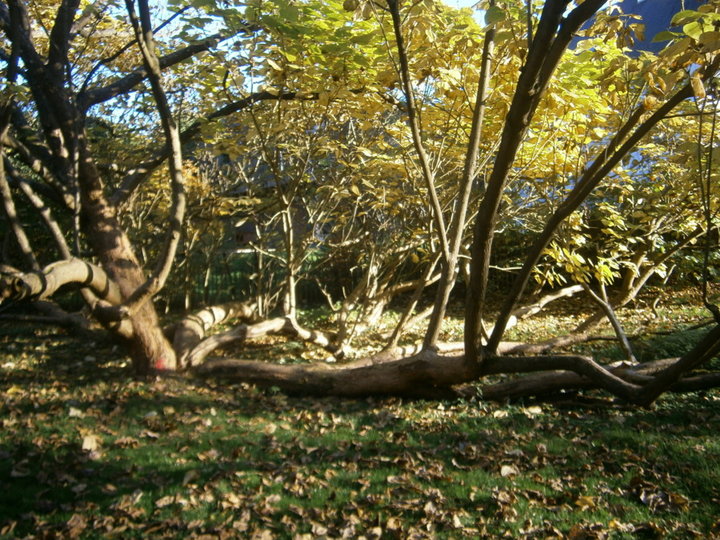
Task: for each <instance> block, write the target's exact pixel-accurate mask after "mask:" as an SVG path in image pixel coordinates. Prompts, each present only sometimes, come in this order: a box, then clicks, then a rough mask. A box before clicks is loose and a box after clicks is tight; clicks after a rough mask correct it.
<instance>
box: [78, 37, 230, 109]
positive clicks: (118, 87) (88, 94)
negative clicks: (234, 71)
mask: <svg viewBox="0 0 720 540" xmlns="http://www.w3.org/2000/svg"><path fill="white" fill-rule="evenodd" d="M228 37H229V36H221V35H220V34H216V35H213V36H210V37H208V38H205V39H204V40H202V41H199V42H197V43H193V44H192V45H188V46H187V47H184V48H182V49H179V50H177V51H173V52H171V53H169V54H166V55H165V56H162V57H161V58H159V60H160V68H161V69H166V68H168V67H171V66H174V65H176V64H179V63H180V62H183V61H185V60H187V59H189V58H192V57H193V56H195V55H197V54H198V53H201V52H205V51H208V50H210V49H211V48H213V47H215V46H217V44H218V43H220V42H221V41H223V40H225V39H228ZM147 76H148V73H147V70H146V69H145V68H144V67H139V68H137V69H135V70H134V71H132V72H130V73H128V74H127V75H125V76H124V77H120V78H119V79H117V80H116V81H113V82H112V83H110V84H108V85H107V86H103V87H101V88H93V89H91V90H87V91H85V92H81V93H80V94H78V96H77V104H78V108H79V109H80V110H81V111H87V110H88V109H90V107H92V106H94V105H98V104H100V103H103V102H105V101H108V100H110V99H112V98H114V97H116V96H119V95H121V94H125V93H127V92H129V91H130V90H132V89H133V88H134V87H136V86H137V85H138V84H140V83H141V82H142V81H144V80H145V79H146V78H147Z"/></svg>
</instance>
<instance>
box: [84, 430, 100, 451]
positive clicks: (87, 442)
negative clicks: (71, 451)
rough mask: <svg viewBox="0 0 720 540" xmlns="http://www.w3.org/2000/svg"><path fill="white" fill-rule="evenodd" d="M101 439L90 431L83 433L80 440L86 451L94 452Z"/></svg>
mask: <svg viewBox="0 0 720 540" xmlns="http://www.w3.org/2000/svg"><path fill="white" fill-rule="evenodd" d="M100 444H101V439H100V438H99V437H98V436H97V435H93V434H92V433H90V434H88V435H85V436H84V437H83V441H82V449H83V450H85V451H86V452H94V451H95V450H97V449H98V448H100Z"/></svg>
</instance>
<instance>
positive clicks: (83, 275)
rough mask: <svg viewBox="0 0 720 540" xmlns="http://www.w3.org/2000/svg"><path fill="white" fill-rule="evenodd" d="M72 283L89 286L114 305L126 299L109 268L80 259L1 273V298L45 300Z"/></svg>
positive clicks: (100, 297)
mask: <svg viewBox="0 0 720 540" xmlns="http://www.w3.org/2000/svg"><path fill="white" fill-rule="evenodd" d="M71 284H74V285H79V286H81V287H87V288H89V289H90V290H91V291H92V292H93V294H94V295H95V296H97V297H98V298H99V299H101V300H104V301H106V302H108V303H110V304H119V303H120V302H121V301H122V296H121V294H120V289H119V288H118V286H117V284H116V283H115V282H114V281H112V280H111V279H110V278H109V277H108V275H107V274H106V273H105V271H104V270H103V269H102V268H100V267H99V266H96V265H94V264H91V263H89V262H86V261H83V260H80V259H69V260H65V261H57V262H54V263H52V264H50V265H48V266H46V267H45V268H43V269H42V271H40V272H28V273H22V274H9V275H3V276H0V301H2V300H5V299H10V300H24V299H33V300H44V299H46V298H50V297H51V296H52V295H53V294H55V293H56V292H57V290H58V289H59V288H60V287H62V286H63V285H71Z"/></svg>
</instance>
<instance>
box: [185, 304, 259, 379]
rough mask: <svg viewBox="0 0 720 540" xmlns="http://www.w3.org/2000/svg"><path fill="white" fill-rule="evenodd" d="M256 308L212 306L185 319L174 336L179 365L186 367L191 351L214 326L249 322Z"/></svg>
mask: <svg viewBox="0 0 720 540" xmlns="http://www.w3.org/2000/svg"><path fill="white" fill-rule="evenodd" d="M255 309H256V306H255V304H251V303H249V302H229V303H227V304H221V305H218V306H211V307H208V308H205V309H202V310H200V311H198V312H196V313H192V314H190V315H188V316H186V317H185V318H183V319H182V320H181V321H180V322H179V323H178V324H177V325H176V326H175V331H174V335H173V348H174V349H175V353H176V354H177V359H178V364H179V365H184V363H185V359H186V357H187V355H188V354H189V353H190V351H191V350H192V349H193V348H194V347H195V346H196V345H197V344H198V343H200V342H201V341H202V340H203V338H204V337H205V335H206V334H207V332H208V330H210V329H211V328H213V327H214V326H216V325H218V324H221V323H226V322H230V321H232V320H235V319H241V320H246V321H247V320H249V319H251V318H252V317H253V315H254V314H255Z"/></svg>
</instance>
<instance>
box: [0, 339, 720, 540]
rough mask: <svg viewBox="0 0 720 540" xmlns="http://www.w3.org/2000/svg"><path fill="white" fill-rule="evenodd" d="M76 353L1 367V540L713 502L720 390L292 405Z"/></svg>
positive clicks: (509, 518)
mask: <svg viewBox="0 0 720 540" xmlns="http://www.w3.org/2000/svg"><path fill="white" fill-rule="evenodd" d="M20 343H22V348H19V349H18V351H17V352H18V354H19V355H20V357H21V356H22V354H23V353H25V354H32V352H33V349H32V347H33V344H34V343H35V342H34V341H33V339H27V340H26V341H24V342H20ZM66 349H70V350H69V351H68V350H66ZM94 350H96V351H97V350H99V349H98V348H97V347H95V348H94ZM78 352H80V353H81V354H82V353H83V349H82V347H81V346H79V345H77V344H76V343H75V344H74V342H73V341H72V340H67V341H64V340H58V342H57V343H53V344H45V351H44V352H43V355H42V357H41V358H40V359H39V361H38V362H36V363H35V364H34V365H28V366H26V367H23V366H22V365H21V362H18V366H17V368H18V369H9V368H8V369H4V370H3V371H2V378H1V379H0V383H1V384H2V385H3V387H4V389H5V390H9V389H11V388H16V390H15V391H13V392H10V393H8V392H6V394H5V396H4V400H3V403H2V405H0V412H1V413H2V415H1V416H0V417H2V419H3V431H2V435H1V436H0V457H1V458H2V459H0V530H1V529H3V528H5V535H6V536H10V537H12V536H24V535H32V536H50V535H53V534H56V535H60V536H88V537H98V536H112V535H115V536H122V537H146V536H149V535H156V536H157V535H165V536H171V537H173V536H174V537H187V536H191V535H193V534H203V533H204V534H221V535H222V534H225V535H230V536H233V535H234V536H236V537H237V536H240V537H242V536H251V535H252V534H253V533H260V532H261V531H263V530H269V531H271V532H272V533H273V534H275V535H276V536H280V537H288V536H292V535H294V534H300V533H303V534H314V535H316V536H322V534H321V533H322V531H323V530H324V531H325V534H327V535H330V536H340V535H342V534H350V533H353V534H354V535H360V534H364V533H366V532H368V531H372V530H373V529H374V528H375V527H377V526H381V527H383V528H384V530H388V531H391V532H392V534H391V535H390V536H396V537H403V536H407V535H410V534H411V532H412V530H413V528H417V527H418V526H420V525H421V526H422V527H424V529H423V530H424V531H425V533H426V534H429V535H430V536H433V535H440V536H442V535H459V536H462V535H463V534H466V535H468V536H472V535H473V534H476V533H473V532H472V530H480V529H479V526H478V523H484V526H486V527H487V528H488V530H490V531H492V533H491V534H496V533H497V534H501V533H503V531H506V530H508V529H510V530H512V531H513V534H516V535H520V534H521V533H520V529H521V527H522V526H523V522H524V520H530V521H533V520H534V521H537V522H539V523H542V522H543V521H548V520H549V521H550V522H556V521H555V520H557V522H558V523H559V525H558V526H559V527H560V528H561V530H563V531H565V532H568V530H569V529H570V526H571V525H572V524H573V523H577V522H582V521H584V522H588V523H594V522H603V523H608V522H610V521H611V520H612V519H616V520H619V521H633V520H635V521H639V520H642V521H649V520H651V519H652V520H655V521H658V522H661V523H667V524H668V525H667V527H671V526H670V525H669V524H671V523H681V522H683V521H687V522H689V523H695V524H697V525H696V526H697V527H698V528H700V529H701V530H702V531H703V532H708V531H710V529H711V526H712V516H713V515H715V514H716V510H717V507H718V504H717V501H718V497H719V496H720V495H719V494H718V491H717V489H718V488H717V487H716V486H718V485H720V478H719V477H718V475H719V474H720V447H719V446H718V443H717V442H714V441H715V435H716V433H717V432H718V428H720V415H718V414H717V413H716V410H717V409H716V404H717V401H715V394H712V393H711V394H708V395H707V396H703V395H700V394H693V395H690V396H683V397H681V398H665V399H663V400H661V401H660V402H659V404H658V405H657V406H656V408H655V409H653V410H635V409H629V408H623V407H621V406H612V405H611V406H608V407H602V408H583V407H582V406H574V407H572V408H568V409H561V408H559V407H553V406H550V405H542V406H541V407H537V406H528V407H525V406H522V405H512V406H496V405H489V404H483V403H470V402H403V401H401V400H397V399H370V400H341V399H331V398H323V399H310V398H289V397H286V396H284V395H282V394H279V393H275V392H272V391H269V390H257V389H254V388H253V387H250V386H246V385H227V386H226V385H223V384H222V383H208V384H206V383H200V382H191V381H187V380H183V379H163V380H158V381H153V380H144V381H134V380H132V379H130V378H129V377H128V376H127V373H126V372H125V371H122V370H121V369H120V368H118V367H117V362H116V361H115V360H113V359H112V358H108V359H102V358H101V359H99V361H98V362H86V361H84V359H80V363H79V364H78V365H77V366H76V367H75V368H73V369H60V368H59V367H58V366H63V365H65V364H64V361H65V360H66V359H67V355H70V354H75V355H77V353H78ZM55 353H58V354H60V353H62V355H63V356H60V357H56V356H55ZM108 354H109V355H111V354H112V351H111V350H110V351H109V352H108ZM104 362H106V363H107V365H108V366H109V369H100V368H98V366H97V364H102V363H104ZM53 366H55V367H53ZM87 437H90V438H91V439H90V442H89V443H87V440H86V438H87ZM93 441H94V442H93ZM582 497H591V499H582ZM578 500H581V501H582V500H591V501H597V504H596V507H587V508H584V509H580V508H579V507H578V504H577V501H578ZM647 501H650V503H652V504H653V505H654V506H653V507H652V508H650V506H649V504H650V503H648V502H647ZM668 501H669V502H668ZM673 501H674V502H673ZM684 501H687V502H684ZM671 503H672V504H671ZM623 508H624V509H623ZM513 512H515V515H513ZM575 514H577V515H575ZM638 516H639V517H638ZM390 518H393V519H396V521H393V520H391V519H390ZM317 524H321V526H320V525H317ZM466 529H467V532H463V531H465V530H466ZM670 530H677V529H672V528H671V529H670ZM393 531H394V532H393Z"/></svg>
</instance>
